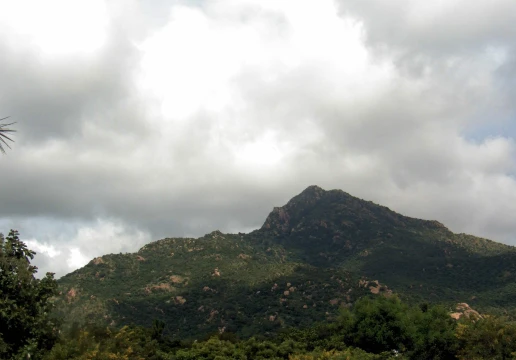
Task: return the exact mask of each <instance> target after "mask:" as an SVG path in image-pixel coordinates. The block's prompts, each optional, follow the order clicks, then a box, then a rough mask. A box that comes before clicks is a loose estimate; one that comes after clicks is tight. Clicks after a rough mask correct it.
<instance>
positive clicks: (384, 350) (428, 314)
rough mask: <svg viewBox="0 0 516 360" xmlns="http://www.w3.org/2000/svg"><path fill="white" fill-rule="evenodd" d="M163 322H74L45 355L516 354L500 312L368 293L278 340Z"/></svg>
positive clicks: (301, 359) (60, 359)
mask: <svg viewBox="0 0 516 360" xmlns="http://www.w3.org/2000/svg"><path fill="white" fill-rule="evenodd" d="M165 326H166V325H165V324H164V323H163V322H160V321H158V320H155V321H154V325H153V327H152V328H142V327H127V326H126V327H123V328H122V329H119V330H115V329H109V328H102V327H97V326H86V327H80V326H77V325H75V326H74V327H72V329H71V330H70V331H68V332H67V333H66V334H63V335H62V337H61V339H60V340H59V341H58V342H57V343H56V344H55V345H54V347H53V348H52V349H51V350H50V352H48V353H47V354H46V356H45V357H44V359H56V360H65V359H77V360H78V359H99V360H101V359H102V360H103V359H106V360H107V359H151V360H153V359H155V360H158V359H160V360H161V359H163V360H165V359H167V360H168V359H170V360H190V359H191V360H194V359H212V360H222V359H291V360H312V359H363V360H366V359H367V360H369V359H371V360H373V359H378V360H379V359H398V360H399V359H418V360H423V359H468V360H471V359H514V358H516V324H514V323H512V322H509V321H507V320H506V319H503V318H499V317H488V316H485V317H483V318H476V317H475V318H467V317H463V318H462V319H460V320H459V321H456V320H454V319H452V318H451V317H450V315H449V313H448V311H447V310H446V309H445V308H443V307H441V306H429V305H426V304H423V305H420V306H409V305H407V304H404V303H402V302H401V301H400V300H399V299H398V298H397V297H396V296H392V297H390V298H386V297H383V296H377V297H366V298H362V299H360V300H358V301H357V302H356V303H355V304H354V305H353V307H352V308H350V309H342V310H341V313H340V316H339V318H338V320H337V321H335V322H333V323H321V324H318V325H316V326H313V327H310V328H306V329H286V330H284V331H283V332H281V333H280V334H279V335H278V336H277V337H276V338H274V339H266V338H264V337H260V336H257V337H253V338H251V339H244V340H241V339H238V338H237V337H236V336H235V335H233V334H230V333H222V334H215V335H213V336H211V337H209V338H207V339H204V340H201V341H172V340H170V339H168V338H167V337H166V336H163V333H164V329H165Z"/></svg>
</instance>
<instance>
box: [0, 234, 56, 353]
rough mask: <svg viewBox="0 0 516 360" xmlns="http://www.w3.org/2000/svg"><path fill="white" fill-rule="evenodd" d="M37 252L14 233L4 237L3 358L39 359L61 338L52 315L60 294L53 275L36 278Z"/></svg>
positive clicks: (0, 249)
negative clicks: (35, 257) (40, 278)
mask: <svg viewBox="0 0 516 360" xmlns="http://www.w3.org/2000/svg"><path fill="white" fill-rule="evenodd" d="M34 254H35V253H34V251H32V250H29V249H28V248H27V246H26V245H25V244H24V243H23V242H22V241H20V239H19V238H18V232H17V231H14V230H11V231H10V232H9V235H8V236H7V237H6V238H4V236H3V235H2V234H0V358H2V359H22V358H23V359H24V358H25V356H26V355H27V354H31V356H32V358H33V359H39V358H40V356H41V354H42V353H43V352H44V351H45V350H49V349H50V348H51V347H52V346H53V345H54V342H55V341H56V339H57V325H58V323H57V322H56V320H54V319H52V318H51V317H50V316H49V314H50V312H51V310H52V307H53V303H52V301H51V300H50V299H51V297H53V296H55V295H57V283H56V281H55V280H54V278H53V274H52V273H47V275H46V277H44V278H43V279H42V280H39V279H36V278H35V277H34V274H35V273H36V270H37V269H36V267H35V266H32V265H30V260H31V259H33V257H34Z"/></svg>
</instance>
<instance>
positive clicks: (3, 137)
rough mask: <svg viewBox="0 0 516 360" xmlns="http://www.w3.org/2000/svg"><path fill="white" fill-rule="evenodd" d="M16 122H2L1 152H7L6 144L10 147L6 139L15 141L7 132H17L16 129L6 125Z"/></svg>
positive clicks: (0, 129)
mask: <svg viewBox="0 0 516 360" xmlns="http://www.w3.org/2000/svg"><path fill="white" fill-rule="evenodd" d="M8 118H9V117H4V118H3V119H0V121H2V120H5V119H8ZM12 124H14V123H10V124H0V152H2V153H5V149H4V147H3V146H4V145H5V146H7V147H8V148H10V146H9V144H8V143H7V141H6V140H9V141H14V140H13V139H11V138H10V137H9V136H7V133H10V132H15V131H16V130H12V129H8V128H7V127H6V126H10V125H12Z"/></svg>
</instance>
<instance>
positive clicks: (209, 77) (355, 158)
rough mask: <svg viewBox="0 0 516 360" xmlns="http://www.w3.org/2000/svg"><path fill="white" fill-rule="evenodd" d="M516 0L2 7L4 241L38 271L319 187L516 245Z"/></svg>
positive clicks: (233, 220)
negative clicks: (7, 140) (9, 125)
mask: <svg viewBox="0 0 516 360" xmlns="http://www.w3.org/2000/svg"><path fill="white" fill-rule="evenodd" d="M514 24H516V2H515V1H514V0H476V1H473V2H472V1H466V0H438V1H427V0H390V1H388V2H387V1H382V0H341V1H331V0H317V1H313V0H306V1H305V0H296V1H294V0H271V1H267V0H211V1H203V0H191V1H187V0H183V1H164V0H160V1H143V0H141V1H138V0H110V1H100V0H84V1H79V0H46V1H40V0H32V1H31V0H16V1H12V0H0V54H1V56H0V118H1V117H4V116H11V119H10V120H12V121H16V124H15V125H14V126H13V128H15V129H16V130H17V133H16V134H15V135H14V138H15V140H16V142H15V143H14V144H12V146H11V147H12V149H11V150H9V149H7V154H6V155H2V156H0V173H1V176H0V204H1V206H0V231H2V232H3V233H4V234H6V233H8V231H9V229H11V228H15V229H18V230H19V231H20V234H21V237H22V239H24V240H25V241H27V242H28V243H29V246H30V247H31V248H32V249H34V250H36V251H37V252H38V255H37V257H36V259H35V264H36V265H38V266H39V268H40V272H43V273H44V272H46V271H52V272H56V273H57V276H61V275H63V274H66V273H67V272H69V271H71V270H74V269H76V268H78V267H81V266H83V265H85V264H86V263H87V262H88V261H89V260H90V259H92V258H93V257H95V256H99V255H103V254H106V253H118V252H129V251H131V252H132V251H136V250H138V249H139V248H140V247H141V246H142V245H143V244H145V243H147V242H150V241H153V240H158V239H160V238H163V237H181V236H201V235H204V234H206V233H209V232H211V231H213V230H216V229H218V230H220V231H223V232H238V231H242V232H247V231H250V230H253V229H255V228H258V227H260V226H261V225H262V223H263V221H264V220H265V218H266V216H267V214H268V213H269V211H270V210H272V208H273V207H274V206H281V205H284V204H285V203H286V202H287V201H288V200H289V199H290V198H291V197H293V196H294V195H296V194H298V193H299V192H301V191H302V190H303V189H304V188H306V187H307V186H309V185H319V186H321V187H323V188H325V189H328V190H329V189H342V190H344V191H346V192H348V193H350V194H352V195H354V196H358V197H360V198H363V199H366V200H371V201H374V202H376V203H380V204H382V205H385V206H389V207H390V208H391V209H393V210H395V211H397V212H400V213H402V214H404V215H409V216H413V217H419V218H425V219H435V220H438V221H440V222H442V223H443V224H445V225H446V226H447V227H449V228H450V229H451V230H452V231H454V232H466V233H471V234H474V235H478V236H483V237H487V238H490V239H493V240H496V241H500V242H504V243H508V244H513V245H516V221H515V214H516V177H515V176H516V175H515V174H516V144H515V138H516V100H515V99H516V27H515V26H514Z"/></svg>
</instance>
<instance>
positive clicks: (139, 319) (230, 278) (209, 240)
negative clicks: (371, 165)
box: [57, 186, 516, 337]
mask: <svg viewBox="0 0 516 360" xmlns="http://www.w3.org/2000/svg"><path fill="white" fill-rule="evenodd" d="M515 249H516V248H514V247H511V246H508V245H504V244H499V243H496V242H493V241H490V240H487V239H482V238H477V237H475V236H472V235H466V234H454V233H453V232H451V231H450V230H449V229H447V228H446V227H445V226H444V225H443V224H441V223H439V222H437V221H433V220H421V219H416V218H410V217H407V216H404V215H400V214H397V213H396V212H394V211H392V210H390V209H389V208H387V207H384V206H381V205H377V204H374V203H372V202H370V201H364V200H361V199H359V198H356V197H353V196H351V195H350V194H347V193H345V192H344V191H342V190H329V191H326V190H323V189H322V188H320V187H318V186H310V187H308V188H307V189H305V190H304V191H303V192H301V193H300V194H298V195H296V196H294V197H293V198H292V199H291V200H290V201H288V202H287V204H285V205H284V206H281V207H275V208H273V210H272V211H271V212H270V213H269V215H268V216H267V218H266V220H265V221H264V223H263V225H262V226H261V227H260V228H259V229H257V230H254V231H252V232H250V233H248V234H243V233H239V234H223V233H222V232H220V231H218V230H216V231H213V232H211V233H209V234H206V235H204V236H202V237H199V238H165V239H161V240H158V241H155V242H151V243H149V244H146V245H145V246H143V247H142V248H141V249H140V250H139V251H138V252H136V253H133V254H118V255H116V254H111V255H104V256H102V257H99V258H96V259H93V260H92V261H90V263H88V264H87V265H86V266H85V267H83V268H82V269H78V270H76V271H74V272H73V273H71V274H68V275H66V276H64V277H63V278H61V279H60V280H59V285H60V289H61V294H62V295H61V296H60V297H59V298H58V299H57V303H58V308H59V313H60V314H61V315H62V316H63V317H65V318H66V319H67V321H68V322H73V321H79V322H85V321H86V322H87V321H100V322H104V323H106V324H111V325H115V326H118V325H123V324H129V323H136V324H142V325H149V324H150V322H151V321H152V319H153V318H162V319H165V320H167V322H170V323H173V324H175V325H174V327H173V329H172V330H171V332H172V335H173V336H177V337H185V336H187V337H188V336H193V337H198V336H203V334H204V335H205V334H207V333H210V332H216V331H219V330H220V328H224V329H227V330H229V331H232V332H235V333H238V334H239V335H241V336H244V337H245V336H252V335H253V334H257V333H271V334H273V333H275V332H277V331H279V330H280V329H281V328H283V327H285V326H300V325H302V326H305V325H306V326H309V325H310V324H312V323H314V322H316V321H321V320H323V319H331V318H332V317H335V316H336V315H337V313H338V308H339V307H342V306H350V304H352V303H353V302H354V301H356V300H357V299H358V298H360V297H361V296H364V295H366V294H371V293H375V294H377V293H379V294H391V293H392V292H395V293H397V294H398V295H399V296H400V297H402V298H404V299H406V300H407V301H411V302H420V301H427V302H439V303H445V304H453V303H459V302H472V303H473V305H474V306H476V307H479V308H480V309H495V310H499V311H505V312H507V311H513V310H516V285H514V284H515V280H516V276H515V274H516V251H515Z"/></svg>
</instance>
